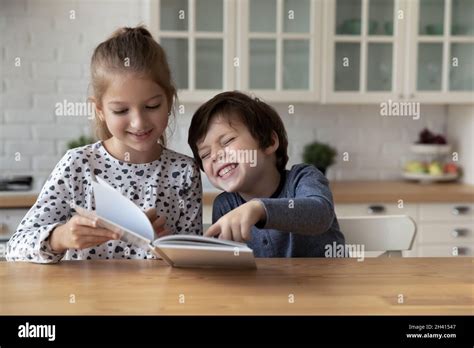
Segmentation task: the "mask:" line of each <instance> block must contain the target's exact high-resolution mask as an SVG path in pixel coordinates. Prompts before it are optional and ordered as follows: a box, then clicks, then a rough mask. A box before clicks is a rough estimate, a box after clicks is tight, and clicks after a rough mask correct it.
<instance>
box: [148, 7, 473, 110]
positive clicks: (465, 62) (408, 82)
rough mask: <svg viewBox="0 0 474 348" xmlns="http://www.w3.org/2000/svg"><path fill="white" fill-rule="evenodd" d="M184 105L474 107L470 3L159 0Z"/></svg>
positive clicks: (161, 32) (159, 31)
mask: <svg viewBox="0 0 474 348" xmlns="http://www.w3.org/2000/svg"><path fill="white" fill-rule="evenodd" d="M151 14H152V15H151V26H152V28H154V29H155V33H156V35H157V37H158V40H159V41H160V43H161V44H162V45H163V47H164V48H165V50H166V52H167V55H168V57H169V61H170V64H171V67H172V71H173V76H174V79H175V81H176V83H177V85H178V87H179V96H180V100H181V101H182V102H204V101H206V100H207V99H209V98H210V97H211V96H213V95H215V94H217V93H219V92H220V91H222V90H233V89H238V90H242V91H246V92H251V93H255V94H256V95H257V96H259V97H262V98H263V99H265V100H266V101H269V102H321V103H351V104H354V103H364V104H367V103H376V104H380V103H381V102H386V101H387V100H389V99H390V100H392V101H404V102H409V101H410V102H427V103H444V104H446V103H473V99H474V98H473V92H474V22H473V21H472V17H473V16H474V2H473V1H470V0H413V1H409V0H334V1H324V0H241V1H235V0H199V1H196V0H159V1H154V2H151Z"/></svg>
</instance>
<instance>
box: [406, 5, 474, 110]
mask: <svg viewBox="0 0 474 348" xmlns="http://www.w3.org/2000/svg"><path fill="white" fill-rule="evenodd" d="M410 6H411V10H410V11H411V16H410V17H411V18H412V23H411V30H410V34H409V38H410V42H409V44H410V47H409V52H410V53H411V54H410V56H409V63H408V67H409V74H408V75H407V77H408V91H407V94H408V95H409V96H410V97H411V99H413V100H415V101H419V102H430V103H450V104H452V103H470V104H472V103H474V1H471V0H414V1H411V2H410Z"/></svg>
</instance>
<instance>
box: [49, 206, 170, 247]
mask: <svg viewBox="0 0 474 348" xmlns="http://www.w3.org/2000/svg"><path fill="white" fill-rule="evenodd" d="M145 214H146V216H147V217H148V219H150V222H151V224H152V226H153V230H154V231H155V239H156V238H160V237H163V236H166V235H169V234H171V230H170V229H168V228H166V227H165V224H166V217H164V216H160V217H158V216H157V212H156V208H152V209H148V210H147V211H146V212H145ZM119 238H120V235H119V234H118V233H115V232H113V231H110V230H108V229H105V228H101V227H97V220H96V219H94V218H93V217H85V216H82V215H74V216H73V217H72V218H71V219H70V220H69V221H68V222H67V223H65V224H63V225H59V226H57V227H56V228H55V229H54V230H53V232H52V233H51V235H50V237H49V244H50V246H51V249H53V250H54V251H56V252H63V251H65V250H67V249H86V248H90V247H93V246H95V245H99V244H102V243H105V242H107V241H109V240H111V239H119Z"/></svg>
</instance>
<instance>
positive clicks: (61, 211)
mask: <svg viewBox="0 0 474 348" xmlns="http://www.w3.org/2000/svg"><path fill="white" fill-rule="evenodd" d="M70 161H71V155H70V153H69V151H68V152H67V153H66V154H65V155H64V156H63V158H62V159H61V160H60V161H59V163H58V164H57V165H56V167H55V168H54V169H53V172H52V173H51V175H50V176H49V178H48V180H47V181H46V183H45V184H44V186H43V188H42V189H41V192H40V194H39V196H38V199H37V201H36V203H35V204H34V205H33V207H31V209H30V210H29V211H28V213H27V214H26V216H25V217H24V218H23V220H22V221H21V222H20V225H18V227H17V230H16V232H15V233H14V234H13V236H12V237H11V238H10V240H9V241H8V244H7V255H6V259H7V260H8V261H30V262H38V263H54V262H58V261H59V260H61V259H62V258H63V256H64V255H65V252H61V253H59V252H55V251H53V250H52V249H51V247H50V245H49V240H48V238H49V236H50V234H51V231H52V230H53V229H54V228H55V227H56V226H58V225H59V224H63V223H65V222H66V221H67V220H68V219H69V218H70V217H71V208H70V206H69V203H70V201H71V199H73V195H72V192H73V186H72V185H71V180H70V175H71V176H72V175H73V174H72V173H71V169H70Z"/></svg>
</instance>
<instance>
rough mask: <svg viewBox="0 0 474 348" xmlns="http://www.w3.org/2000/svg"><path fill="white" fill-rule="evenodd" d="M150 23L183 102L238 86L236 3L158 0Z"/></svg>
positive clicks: (212, 0) (202, 99) (208, 0)
mask: <svg viewBox="0 0 474 348" xmlns="http://www.w3.org/2000/svg"><path fill="white" fill-rule="evenodd" d="M150 6H151V11H150V12H151V21H152V23H153V27H154V28H155V32H156V35H157V38H158V41H159V42H160V44H161V45H162V46H163V48H164V49H165V51H166V55H167V57H168V61H169V63H170V67H171V71H172V75H173V78H174V81H175V83H176V85H177V87H178V89H179V97H180V100H181V101H187V102H193V101H197V102H202V101H205V100H207V99H209V98H211V97H212V96H214V95H215V94H217V93H219V92H221V91H222V90H230V89H233V88H234V87H235V83H234V76H235V72H234V67H233V64H232V61H233V58H234V56H235V45H234V42H235V41H234V37H235V2H234V1H232V0H199V1H195V0H159V1H153V2H151V4H150Z"/></svg>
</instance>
